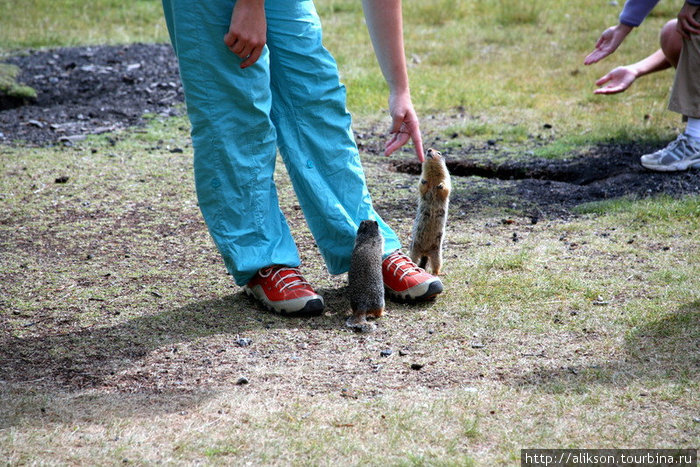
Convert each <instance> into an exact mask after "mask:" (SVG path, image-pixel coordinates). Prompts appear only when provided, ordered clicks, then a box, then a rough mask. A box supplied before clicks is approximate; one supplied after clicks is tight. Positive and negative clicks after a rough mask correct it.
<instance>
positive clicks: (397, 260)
mask: <svg viewBox="0 0 700 467" xmlns="http://www.w3.org/2000/svg"><path fill="white" fill-rule="evenodd" d="M385 261H388V263H387V265H386V268H387V269H388V270H389V271H391V267H392V266H393V267H394V271H393V272H394V276H396V272H397V271H401V272H402V273H403V274H401V276H400V277H399V280H403V278H404V277H406V276H407V275H409V274H410V275H413V274H420V273H421V272H422V269H421V268H419V267H418V266H416V265H415V263H413V261H411V259H410V258H409V257H408V256H406V255H404V254H403V253H400V252H396V253H392V254H390V255H389V256H388V257H387V258H386V260H385Z"/></svg>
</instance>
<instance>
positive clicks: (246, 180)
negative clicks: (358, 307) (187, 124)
mask: <svg viewBox="0 0 700 467" xmlns="http://www.w3.org/2000/svg"><path fill="white" fill-rule="evenodd" d="M233 5H234V1H232V0H196V1H185V0H163V8H164V11H165V17H166V23H167V25H168V29H169V32H170V35H171V39H172V42H173V47H174V49H175V50H176V53H177V57H178V60H179V65H180V76H181V79H182V83H183V86H184V89H185V96H186V103H187V111H188V115H189V118H190V121H191V123H192V143H193V146H194V172H195V186H196V190H197V197H198V200H199V206H200V209H201V211H202V215H203V217H204V220H205V221H206V223H207V227H208V228H209V231H210V233H211V235H212V238H213V239H214V243H215V244H216V246H217V248H218V249H219V251H220V252H221V255H222V257H223V259H224V262H225V264H226V267H227V269H228V270H229V272H230V273H231V274H232V275H233V277H234V279H235V281H236V283H238V284H239V285H243V284H246V283H247V282H248V281H249V280H250V278H251V277H252V276H253V275H254V274H255V272H256V271H257V270H258V269H260V268H261V267H265V266H269V265H271V264H284V265H288V266H298V265H299V263H300V260H299V255H298V252H297V249H296V246H295V244H294V240H293V239H292V236H291V233H290V231H289V227H288V225H287V223H286V220H285V219H284V216H283V214H282V213H281V211H280V208H279V203H278V198H277V191H276V188H275V185H274V181H273V172H274V166H275V157H276V133H275V128H274V125H273V124H272V121H271V119H270V108H271V99H272V96H271V91H270V72H269V65H270V64H269V55H268V52H267V50H265V52H264V53H263V55H262V57H261V58H260V60H258V62H257V63H256V64H255V65H253V66H251V67H248V68H246V69H245V70H241V69H240V67H239V65H240V61H241V60H240V59H239V58H238V57H237V56H236V55H234V54H233V53H232V52H231V51H230V50H228V48H227V47H226V45H225V44H224V42H223V37H224V34H225V33H226V31H227V30H228V27H229V24H230V20H231V12H232V11H233Z"/></svg>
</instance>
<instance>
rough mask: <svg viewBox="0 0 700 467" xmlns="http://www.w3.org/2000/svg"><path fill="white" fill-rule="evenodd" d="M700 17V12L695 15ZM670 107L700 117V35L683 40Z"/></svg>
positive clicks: (682, 113) (686, 114) (672, 109)
mask: <svg viewBox="0 0 700 467" xmlns="http://www.w3.org/2000/svg"><path fill="white" fill-rule="evenodd" d="M695 18H696V19H700V13H699V14H696V15H695ZM668 109H669V110H671V111H673V112H678V113H679V114H681V115H685V116H686V117H691V118H700V35H693V36H690V39H685V40H684V41H683V49H682V50H681V56H680V58H679V59H678V68H677V69H676V78H675V81H674V82H673V90H672V91H671V99H670V100H669V103H668Z"/></svg>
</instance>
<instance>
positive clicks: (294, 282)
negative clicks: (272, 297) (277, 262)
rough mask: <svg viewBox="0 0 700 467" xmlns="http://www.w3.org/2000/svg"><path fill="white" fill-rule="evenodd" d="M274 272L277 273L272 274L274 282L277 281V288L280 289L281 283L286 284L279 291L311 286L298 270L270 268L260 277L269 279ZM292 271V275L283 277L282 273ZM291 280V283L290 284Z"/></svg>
mask: <svg viewBox="0 0 700 467" xmlns="http://www.w3.org/2000/svg"><path fill="white" fill-rule="evenodd" d="M272 271H275V272H274V274H272V280H273V281H276V282H275V287H280V283H282V282H284V283H285V284H284V285H283V286H282V287H281V288H280V289H279V290H280V291H282V290H284V289H288V288H293V287H304V286H307V285H308V286H311V284H309V283H308V282H306V281H305V280H304V278H303V277H302V275H301V273H300V272H299V270H298V269H297V268H285V267H276V266H271V267H269V268H266V269H263V270H261V271H260V275H261V276H262V277H268V276H269V275H270V273H271V272H272ZM286 271H290V272H291V274H285V275H282V274H281V273H283V272H286ZM290 280H291V282H289V281H290Z"/></svg>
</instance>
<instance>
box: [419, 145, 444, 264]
mask: <svg viewBox="0 0 700 467" xmlns="http://www.w3.org/2000/svg"><path fill="white" fill-rule="evenodd" d="M451 189H452V184H451V182H450V172H449V171H448V170H447V165H445V159H444V158H443V157H442V154H440V152H438V151H436V150H434V149H428V154H427V155H426V158H425V161H424V162H423V167H422V171H421V176H420V183H419V184H418V190H419V192H420V197H419V198H418V213H417V214H416V219H415V221H414V222H413V238H412V240H411V252H410V256H411V259H412V260H413V261H414V262H415V263H417V264H418V266H420V267H422V268H425V266H426V265H427V264H428V261H430V268H431V272H432V273H433V274H435V275H439V274H440V268H441V267H442V241H443V239H444V237H445V224H446V223H447V208H448V205H449V203H450V190H451Z"/></svg>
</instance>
